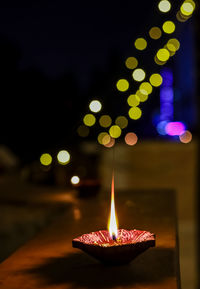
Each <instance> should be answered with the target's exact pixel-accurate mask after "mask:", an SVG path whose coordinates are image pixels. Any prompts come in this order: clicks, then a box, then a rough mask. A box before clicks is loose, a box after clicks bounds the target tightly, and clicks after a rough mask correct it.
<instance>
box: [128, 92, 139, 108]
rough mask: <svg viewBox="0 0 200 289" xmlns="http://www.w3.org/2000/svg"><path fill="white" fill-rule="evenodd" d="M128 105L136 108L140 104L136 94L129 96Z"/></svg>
mask: <svg viewBox="0 0 200 289" xmlns="http://www.w3.org/2000/svg"><path fill="white" fill-rule="evenodd" d="M127 102H128V105H130V106H137V105H139V104H140V98H139V97H138V96H137V95H136V94H131V95H129V97H128V98H127Z"/></svg>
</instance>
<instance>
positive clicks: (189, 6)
mask: <svg viewBox="0 0 200 289" xmlns="http://www.w3.org/2000/svg"><path fill="white" fill-rule="evenodd" d="M194 9H195V3H194V1H187V0H186V1H184V3H183V4H182V5H181V8H180V11H181V13H182V14H183V15H184V16H190V15H191V14H192V13H193V12H194Z"/></svg>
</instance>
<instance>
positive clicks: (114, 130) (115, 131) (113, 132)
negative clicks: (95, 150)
mask: <svg viewBox="0 0 200 289" xmlns="http://www.w3.org/2000/svg"><path fill="white" fill-rule="evenodd" d="M109 133H110V136H111V137H113V138H118V137H120V135H121V133H122V131H121V128H120V127H119V126H118V125H112V126H111V127H110V129H109Z"/></svg>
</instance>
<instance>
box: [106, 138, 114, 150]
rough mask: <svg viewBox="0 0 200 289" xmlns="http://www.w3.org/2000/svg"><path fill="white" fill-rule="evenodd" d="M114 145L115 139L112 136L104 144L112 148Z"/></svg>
mask: <svg viewBox="0 0 200 289" xmlns="http://www.w3.org/2000/svg"><path fill="white" fill-rule="evenodd" d="M114 145H115V139H114V138H112V137H111V138H110V141H109V143H107V144H104V146H105V147H107V148H111V147H113V146H114Z"/></svg>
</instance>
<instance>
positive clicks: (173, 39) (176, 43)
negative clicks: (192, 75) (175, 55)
mask: <svg viewBox="0 0 200 289" xmlns="http://www.w3.org/2000/svg"><path fill="white" fill-rule="evenodd" d="M169 44H172V45H173V46H174V47H175V49H176V51H177V50H179V48H180V42H179V41H178V39H176V38H171V39H169V41H168V42H167V46H168V45H169Z"/></svg>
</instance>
